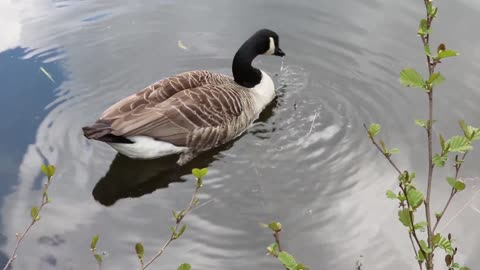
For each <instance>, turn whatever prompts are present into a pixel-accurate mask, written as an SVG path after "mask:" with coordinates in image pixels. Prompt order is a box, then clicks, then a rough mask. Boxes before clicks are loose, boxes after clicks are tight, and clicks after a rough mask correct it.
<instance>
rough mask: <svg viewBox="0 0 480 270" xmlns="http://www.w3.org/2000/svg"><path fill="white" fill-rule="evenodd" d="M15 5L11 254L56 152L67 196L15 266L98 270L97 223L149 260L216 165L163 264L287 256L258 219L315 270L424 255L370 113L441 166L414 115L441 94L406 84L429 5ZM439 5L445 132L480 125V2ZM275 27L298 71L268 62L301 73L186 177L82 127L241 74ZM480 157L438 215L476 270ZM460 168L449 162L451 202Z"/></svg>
mask: <svg viewBox="0 0 480 270" xmlns="http://www.w3.org/2000/svg"><path fill="white" fill-rule="evenodd" d="M4 2H5V3H6V4H5V7H4V8H3V7H2V8H1V9H0V22H1V24H0V25H2V26H1V28H0V30H1V31H0V32H2V33H7V35H6V38H2V40H1V41H0V79H1V80H0V86H1V88H2V90H3V91H2V94H3V96H2V97H1V98H0V113H1V114H2V116H3V118H2V127H1V132H0V142H1V143H0V149H1V150H2V151H1V152H0V161H1V163H0V164H1V165H0V177H1V179H2V181H3V182H2V183H3V187H2V189H1V191H0V195H1V196H2V198H3V199H2V201H1V202H2V203H1V207H2V215H1V217H0V218H1V224H2V225H1V227H0V229H1V241H2V255H1V256H2V260H6V258H7V254H9V252H10V250H11V249H12V248H13V245H14V241H15V237H14V235H15V232H18V231H20V230H21V229H22V228H24V227H25V226H26V224H27V223H28V222H29V218H30V217H29V215H28V211H29V210H28V209H29V208H30V207H31V206H32V205H34V204H35V203H38V201H39V198H40V191H39V189H40V185H41V181H42V180H43V179H42V177H41V175H40V173H39V167H40V165H41V164H42V163H44V162H46V161H49V162H51V163H53V164H55V165H56V166H57V168H58V170H57V174H56V177H55V180H54V181H55V182H54V184H53V185H52V186H51V190H50V196H51V197H52V199H53V203H52V204H50V205H48V207H47V208H46V209H45V212H44V213H43V217H42V220H41V222H40V224H38V226H36V227H35V228H34V230H32V232H31V234H30V236H29V237H28V238H27V240H26V241H25V243H24V245H23V246H22V248H21V249H20V251H19V257H18V260H17V261H16V264H15V266H14V269H94V268H95V262H94V260H93V258H92V256H91V254H90V251H89V242H90V239H91V237H92V236H93V235H94V234H97V233H98V234H100V235H101V239H100V243H99V250H100V251H104V252H105V254H106V256H105V268H106V269H134V268H136V267H138V262H137V259H136V257H135V255H134V251H133V250H134V249H133V246H134V243H135V242H138V241H141V242H143V243H144V245H145V248H146V253H147V254H148V255H152V254H153V253H154V252H155V250H157V249H158V247H160V246H162V245H163V243H164V242H165V241H166V239H167V237H168V235H169V230H168V226H169V225H170V224H171V223H172V219H171V217H170V216H171V214H170V211H171V210H172V209H177V210H178V209H181V208H183V207H184V206H185V205H186V203H187V202H188V200H189V199H190V196H191V193H192V191H193V188H194V183H193V181H192V180H193V179H192V177H191V176H190V175H189V174H188V172H189V170H190V169H191V168H192V167H208V168H209V171H210V173H209V175H208V177H207V178H206V179H205V187H204V188H203V189H202V191H201V194H200V198H201V201H202V206H201V207H199V208H198V209H195V210H194V211H193V212H192V213H191V215H189V216H188V217H187V218H186V220H185V222H186V223H187V224H188V225H189V229H188V231H187V232H186V233H185V235H184V237H182V239H181V240H179V241H177V242H175V243H174V244H173V245H172V246H171V247H170V248H169V249H168V250H167V252H166V253H165V256H164V257H162V258H161V259H160V260H159V261H158V263H157V264H156V265H157V267H160V268H161V269H176V266H177V265H178V264H180V263H183V262H189V263H191V264H192V265H193V266H194V269H232V270H235V269H272V270H273V269H280V268H281V267H280V266H279V265H278V263H277V262H276V261H275V260H274V259H273V258H271V257H268V256H265V247H266V246H267V245H269V244H270V243H271V242H272V241H273V239H272V236H271V235H270V234H269V233H268V232H267V231H265V229H262V228H260V227H259V225H258V224H259V223H261V222H269V221H271V220H278V221H280V222H282V223H283V225H284V228H285V230H284V232H283V234H282V244H283V246H284V248H285V249H286V250H288V251H289V252H290V253H292V254H295V255H296V257H297V258H298V260H300V261H302V262H304V263H305V264H307V265H309V266H311V268H312V269H340V270H343V269H345V270H347V269H355V267H356V264H357V262H358V261H360V262H361V263H362V264H363V268H362V269H369V270H373V269H406V268H408V267H411V268H412V267H414V266H415V263H414V261H413V259H412V252H411V250H410V247H409V241H408V238H407V237H406V231H405V229H404V228H403V227H402V226H401V225H400V224H399V222H398V221H397V218H396V214H395V213H396V205H395V203H394V202H391V201H388V200H387V199H386V198H385V195H384V194H385V190H386V189H389V188H395V178H396V176H395V172H394V171H393V170H392V169H391V168H390V167H389V166H388V164H387V163H386V162H385V160H383V159H382V158H381V156H380V155H379V154H378V153H377V152H376V151H375V150H374V149H373V147H372V145H370V143H369V141H368V139H367V138H366V136H365V132H364V130H363V127H362V125H363V123H370V122H378V123H381V124H382V126H383V130H384V131H382V133H383V134H384V135H385V138H387V140H386V141H387V142H388V143H389V144H391V145H392V146H395V147H399V148H400V149H401V154H399V155H398V156H397V157H396V158H397V160H398V162H399V164H400V166H401V167H402V168H405V169H409V170H415V171H417V176H418V178H419V179H423V178H424V177H425V172H424V171H423V170H422V169H423V168H424V167H425V161H426V156H425V151H424V149H423V148H422V144H423V141H422V140H423V138H424V137H423V136H424V132H422V130H421V129H420V128H415V127H414V124H413V119H415V118H424V117H425V115H426V109H425V102H426V98H425V96H424V95H423V94H422V93H420V92H419V91H416V90H414V89H406V88H404V87H402V86H401V85H400V84H399V83H398V73H399V71H400V70H401V69H402V68H404V67H415V68H417V69H419V70H424V66H423V61H424V60H423V58H422V57H423V56H422V52H423V49H422V46H421V44H420V40H419V39H418V37H417V36H416V35H415V32H416V28H417V25H418V23H417V22H418V20H419V19H420V18H421V16H422V15H423V6H422V3H421V1H414V0H409V1H375V0H369V1H367V0H362V1H354V0H346V1H303V0H301V1H286V0H276V1H274V0H269V1H266V0H265V1H258V0H255V1H254V0H246V1H225V0H224V1H218V0H217V1H215V0H206V1H174V0H163V1H150V0H147V1H141V2H139V1H128V0H118V1H108V2H104V1H103V2H102V1H94V0H84V1H74V0H68V1H54V2H51V1H44V0H37V1H28V0H24V1H18V2H16V1H13V2H10V1H9V0H7V1H4ZM439 5H440V19H439V20H438V22H436V25H435V30H434V39H433V42H435V43H437V42H439V41H440V40H441V41H444V42H446V44H447V45H448V46H449V47H452V48H455V49H458V50H459V51H460V52H461V53H462V56H461V57H459V58H457V59H453V60H451V61H445V63H444V64H442V66H441V71H442V72H443V73H444V74H445V76H446V77H447V81H446V83H445V84H444V86H443V87H441V88H439V90H438V92H437V94H436V97H435V102H436V104H437V105H438V106H439V107H438V108H439V109H437V110H436V111H435V115H436V118H437V119H439V120H440V121H439V122H438V123H437V126H436V131H440V130H441V131H442V132H443V134H445V136H451V135H453V134H455V133H457V132H458V128H457V125H456V121H457V120H458V119H460V118H463V119H465V120H466V121H467V122H470V123H471V124H473V125H475V126H480V122H479V120H478V117H477V116H478V114H479V113H480V109H479V108H478V105H477V104H478V103H479V102H480V92H479V90H478V88H477V86H478V85H479V79H478V74H479V72H480V66H479V65H478V64H476V63H477V62H478V57H480V51H479V50H478V46H477V44H478V42H479V41H480V37H478V36H476V35H475V34H472V32H471V31H470V29H471V25H474V24H475V23H476V21H477V20H476V18H477V14H478V12H479V10H480V5H478V4H476V3H474V2H472V1H459V2H458V3H457V4H455V5H454V4H452V3H450V2H447V1H440V3H439ZM265 27H266V28H271V29H273V30H275V31H277V32H278V33H279V35H280V43H281V47H282V49H283V50H284V51H285V52H286V54H287V57H286V58H285V61H284V64H283V67H282V65H281V60H280V59H279V58H273V57H259V58H258V59H257V60H256V62H255V64H256V65H257V66H258V67H260V68H262V69H263V70H265V71H266V72H268V73H270V74H271V75H272V77H274V80H275V83H276V84H277V86H282V85H285V87H283V88H282V89H281V90H279V92H278V98H277V99H276V100H275V102H274V103H273V104H272V105H271V106H269V107H268V108H267V109H266V111H265V112H264V113H263V114H262V115H261V118H260V120H259V121H258V122H257V123H256V125H255V126H254V127H253V128H252V129H251V130H249V132H247V133H246V134H245V135H244V136H242V137H240V138H239V139H237V140H235V141H234V142H231V143H229V144H227V145H225V146H222V147H220V148H218V149H215V150H212V151H210V152H207V153H204V154H203V155H201V156H199V157H198V158H197V159H195V160H194V161H193V162H192V163H191V164H189V165H188V166H187V167H186V168H184V169H183V170H182V171H181V174H182V177H181V178H180V179H178V178H172V177H171V170H170V165H171V164H172V163H173V162H174V160H172V159H171V158H167V159H161V160H153V161H135V160H130V159H128V158H125V157H122V156H117V155H116V153H115V152H114V150H113V149H111V148H110V147H108V146H106V145H104V144H101V143H97V142H89V141H86V140H85V139H84V138H83V136H82V134H81V130H80V128H81V127H82V126H84V125H86V124H89V123H91V122H92V121H94V120H95V119H96V118H97V117H98V115H99V114H100V113H101V112H102V111H103V110H104V109H105V108H107V107H108V106H109V105H111V104H113V103H114V102H116V101H117V100H119V99H120V98H122V97H125V96H126V95H129V94H131V93H133V92H135V91H137V90H139V89H142V88H143V87H144V86H146V85H148V84H150V83H152V82H154V81H157V80H159V79H161V78H163V77H166V76H170V75H173V74H176V73H179V72H182V71H186V70H194V69H209V70H212V71H216V72H223V73H226V74H230V65H231V60H232V56H233V55H234V54H235V52H236V49H237V48H238V47H239V46H240V45H241V43H242V42H243V41H244V40H245V39H246V38H247V37H248V36H250V35H251V34H252V33H253V32H254V31H256V30H257V29H259V28H265ZM179 40H180V41H181V42H182V44H184V45H185V47H186V48H187V49H186V50H185V49H183V48H180V47H179V46H178V41H179ZM40 67H42V68H44V69H45V70H47V71H48V72H49V73H50V74H51V76H52V78H53V79H54V81H51V80H50V79H49V78H48V77H47V76H45V74H43V73H42V72H41V71H40ZM281 67H282V68H281ZM440 107H441V108H440ZM408 146H413V147H408ZM479 157H480V155H479V154H472V155H470V156H469V161H468V162H466V164H465V170H464V171H463V173H462V176H463V177H465V178H466V179H467V184H468V185H469V186H470V187H472V188H471V189H470V191H466V192H464V194H462V195H461V196H459V198H458V200H456V201H455V202H454V204H453V206H452V207H453V208H452V211H451V212H449V215H448V216H447V217H446V219H445V221H449V220H450V219H451V218H452V216H453V213H454V212H455V211H460V210H461V211H460V213H459V214H458V215H457V216H454V218H453V219H452V221H451V222H449V223H448V226H446V227H445V228H443V227H442V226H440V228H441V229H443V230H444V231H451V232H452V233H454V235H455V237H456V239H457V243H458V245H459V246H460V247H461V249H460V254H461V255H460V256H459V260H460V261H462V262H466V263H467V264H469V265H470V266H472V267H474V266H476V265H479V264H480V259H479V258H478V256H476V253H477V248H478V242H479V241H478V240H480V235H479V233H478V230H477V226H476V224H478V222H479V221H480V217H479V215H478V212H480V211H479V210H478V209H479V208H480V199H477V198H476V197H475V194H476V193H475V192H476V191H477V190H479V189H478V188H477V186H478V180H477V179H478V178H477V177H478V176H479V174H480V172H479V171H478V169H477V166H476V163H477V162H476V161H477V160H479ZM451 173H452V170H451V169H448V168H447V169H443V170H442V171H439V172H438V174H437V175H436V178H435V187H434V192H435V193H434V205H435V207H436V209H439V208H440V206H441V204H442V203H443V197H442V195H446V194H447V192H448V187H447V185H446V184H445V181H444V177H445V176H446V175H448V174H451ZM419 182H420V184H421V185H422V182H423V181H421V180H419ZM444 224H446V223H444ZM439 263H440V262H439Z"/></svg>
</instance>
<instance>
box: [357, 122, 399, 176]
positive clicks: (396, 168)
mask: <svg viewBox="0 0 480 270" xmlns="http://www.w3.org/2000/svg"><path fill="white" fill-rule="evenodd" d="M363 127H364V128H365V129H366V130H367V133H368V128H367V125H366V124H363ZM368 137H369V138H370V140H371V141H372V143H373V145H375V147H377V149H378V151H380V153H382V154H383V156H384V157H385V158H386V159H387V160H388V162H390V164H391V165H392V166H393V168H394V169H395V170H396V171H397V172H398V174H399V175H401V174H402V171H400V169H399V168H398V166H397V165H396V164H395V162H393V160H392V159H391V158H390V156H389V155H387V154H386V153H385V152H384V151H383V150H382V148H381V147H380V145H378V143H377V142H376V141H375V138H373V137H372V136H370V134H368Z"/></svg>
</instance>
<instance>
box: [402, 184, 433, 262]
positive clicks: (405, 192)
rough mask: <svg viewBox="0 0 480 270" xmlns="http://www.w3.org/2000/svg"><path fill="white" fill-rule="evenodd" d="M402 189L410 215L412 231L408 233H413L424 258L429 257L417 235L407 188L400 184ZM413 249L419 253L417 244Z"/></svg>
mask: <svg viewBox="0 0 480 270" xmlns="http://www.w3.org/2000/svg"><path fill="white" fill-rule="evenodd" d="M400 189H401V190H402V192H403V195H404V196H405V198H406V200H405V201H406V202H407V209H408V213H409V216H410V229H411V232H409V233H408V234H409V235H413V238H414V239H415V242H416V243H417V245H418V250H419V252H422V254H423V257H424V258H427V255H428V254H427V253H425V251H423V249H422V248H421V245H420V240H418V236H417V233H416V231H415V224H414V219H413V212H412V211H410V209H411V208H410V203H409V202H408V196H407V190H406V188H405V187H404V186H403V185H402V184H400ZM413 250H414V251H415V255H418V253H417V251H416V250H415V246H414V247H413Z"/></svg>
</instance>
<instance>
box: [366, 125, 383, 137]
mask: <svg viewBox="0 0 480 270" xmlns="http://www.w3.org/2000/svg"><path fill="white" fill-rule="evenodd" d="M380 129H381V126H380V124H377V123H373V124H371V125H370V127H369V128H368V134H369V135H370V137H372V138H373V137H375V136H377V134H378V133H379V132H380Z"/></svg>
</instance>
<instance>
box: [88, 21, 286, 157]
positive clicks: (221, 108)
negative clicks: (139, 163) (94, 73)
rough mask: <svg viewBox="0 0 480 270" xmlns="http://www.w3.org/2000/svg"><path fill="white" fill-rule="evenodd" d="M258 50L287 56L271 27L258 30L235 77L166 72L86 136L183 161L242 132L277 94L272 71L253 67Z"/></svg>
mask: <svg viewBox="0 0 480 270" xmlns="http://www.w3.org/2000/svg"><path fill="white" fill-rule="evenodd" d="M260 54H265V55H277V56H282V57H283V56H285V54H284V53H283V51H282V50H281V49H280V47H279V38H278V35H277V34H276V33H275V32H273V31H271V30H268V29H262V30H259V31H257V32H256V33H255V34H253V35H252V36H251V37H250V38H249V39H247V41H245V43H243V45H242V46H241V47H240V49H238V51H237V53H236V54H235V57H234V58H233V63H232V72H233V78H231V77H230V76H227V75H224V74H220V73H214V72H209V71H199V70H197V71H189V72H184V73H180V74H178V75H175V76H172V77H169V78H165V79H163V80H160V81H158V82H156V83H154V84H152V85H150V86H148V87H146V88H145V89H143V90H141V91H140V92H138V93H136V94H133V95H131V96H129V97H126V98H124V99H122V100H120V101H119V102H117V103H115V104H114V105H113V106H111V107H110V108H108V109H107V110H106V111H105V112H103V114H102V115H101V117H100V119H98V120H97V121H96V122H95V123H94V124H93V125H91V126H88V127H83V128H82V129H83V133H84V136H85V137H87V138H88V139H94V140H99V141H103V142H105V143H108V144H109V145H110V146H112V147H113V148H114V149H115V150H117V151H118V152H120V153H122V154H124V155H126V156H128V157H131V158H137V159H153V158H158V157H162V156H167V155H171V154H180V157H179V159H178V161H177V164H178V165H180V166H182V165H184V164H186V163H187V162H189V161H190V160H191V159H193V158H194V157H195V156H197V155H198V154H199V153H201V152H203V151H206V150H209V149H211V148H213V147H216V146H219V145H221V144H224V143H226V142H228V141H230V140H232V139H234V138H235V137H237V136H239V135H241V134H242V133H243V132H244V131H245V130H246V129H247V128H248V127H249V126H250V125H251V124H252V123H253V121H254V120H255V119H257V118H258V115H259V114H260V112H261V111H263V109H264V108H265V106H266V105H267V104H268V103H270V101H272V99H273V98H274V97H275V88H274V84H273V81H272V79H271V78H270V76H268V75H267V73H265V72H263V71H261V70H259V69H257V68H254V67H252V61H253V59H254V58H255V57H256V56H257V55H260Z"/></svg>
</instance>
